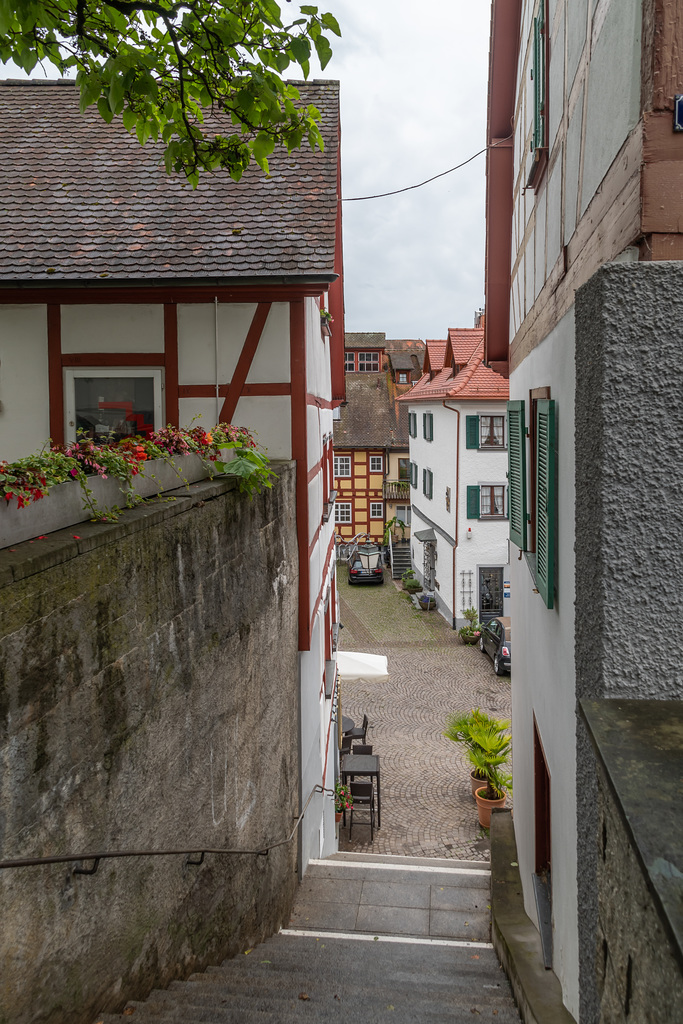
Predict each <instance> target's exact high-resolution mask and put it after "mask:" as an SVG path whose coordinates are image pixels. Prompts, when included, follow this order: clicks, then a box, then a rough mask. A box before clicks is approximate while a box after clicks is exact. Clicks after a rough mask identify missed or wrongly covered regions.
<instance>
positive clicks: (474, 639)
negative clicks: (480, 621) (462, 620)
mask: <svg viewBox="0 0 683 1024" xmlns="http://www.w3.org/2000/svg"><path fill="white" fill-rule="evenodd" d="M460 639H461V640H462V642H463V643H464V644H478V643H479V637H478V636H475V635H474V634H473V633H472V634H470V635H467V634H465V636H461V637H460Z"/></svg>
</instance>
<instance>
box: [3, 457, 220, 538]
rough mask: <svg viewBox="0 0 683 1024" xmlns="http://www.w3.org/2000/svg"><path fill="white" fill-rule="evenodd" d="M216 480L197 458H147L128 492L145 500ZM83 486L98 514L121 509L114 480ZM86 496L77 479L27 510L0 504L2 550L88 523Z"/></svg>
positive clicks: (91, 480)
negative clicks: (88, 492) (209, 478)
mask: <svg viewBox="0 0 683 1024" xmlns="http://www.w3.org/2000/svg"><path fill="white" fill-rule="evenodd" d="M231 452H232V449H230V448H225V449H222V451H221V454H222V457H223V459H224V460H225V461H228V460H229V459H230V458H232V455H231ZM212 470H213V471H212ZM215 475H216V471H215V469H214V468H213V464H212V463H211V462H210V461H208V460H207V459H204V458H202V457H201V456H200V455H194V454H193V455H175V456H173V458H172V459H150V460H148V461H147V462H145V463H144V464H143V465H141V467H140V472H139V473H138V474H137V475H136V476H134V477H133V480H132V489H133V492H134V493H135V494H139V495H140V497H142V498H149V497H152V496H153V495H155V494H161V493H163V492H164V491H174V490H177V489H178V488H179V487H185V486H186V485H187V484H191V483H196V482H197V481H198V480H205V479H206V478H207V477H210V476H215ZM87 486H88V487H89V488H90V490H91V491H92V496H93V498H94V500H95V503H96V506H97V508H98V509H100V510H101V511H105V510H106V509H108V508H112V507H113V506H114V505H118V506H120V507H121V508H125V505H126V490H125V489H124V488H122V487H121V485H120V482H119V481H118V480H117V479H115V478H112V477H108V478H107V479H106V480H103V479H102V477H99V476H91V477H88V480H87ZM84 497H85V495H84V494H83V489H82V487H81V486H80V484H79V483H78V481H77V480H73V481H67V482H66V483H63V484H58V485H57V486H56V487H53V488H52V490H51V491H50V493H49V494H48V495H47V496H46V497H44V498H41V499H40V500H39V501H34V502H31V504H30V505H27V506H26V507H25V508H18V507H17V503H16V501H14V500H12V501H5V502H3V503H2V504H1V505H0V548H6V547H9V546H10V545H14V544H20V543H21V542H22V541H25V540H32V539H33V538H34V537H38V536H40V535H42V534H46V533H53V532H54V531H55V530H64V529H66V528H67V527H68V526H75V525H76V524H77V523H85V522H87V521H88V520H90V519H92V512H91V510H90V509H89V508H86V507H85V505H84Z"/></svg>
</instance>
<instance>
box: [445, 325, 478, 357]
mask: <svg viewBox="0 0 683 1024" xmlns="http://www.w3.org/2000/svg"><path fill="white" fill-rule="evenodd" d="M483 337H484V330H483V328H482V327H449V328H448V341H449V343H450V348H451V352H452V353H453V360H454V362H455V363H456V364H457V365H458V366H464V365H465V363H467V362H468V361H469V360H470V358H471V357H472V356H473V355H474V353H475V352H476V350H477V347H478V345H479V344H480V342H481V340H482V338H483Z"/></svg>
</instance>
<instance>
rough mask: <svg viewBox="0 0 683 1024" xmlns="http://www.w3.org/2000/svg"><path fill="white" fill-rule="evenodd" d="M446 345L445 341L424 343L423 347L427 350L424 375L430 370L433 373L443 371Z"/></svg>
mask: <svg viewBox="0 0 683 1024" xmlns="http://www.w3.org/2000/svg"><path fill="white" fill-rule="evenodd" d="M447 344H448V343H447V342H445V341H427V342H425V346H426V348H427V351H426V354H425V361H424V371H425V373H427V372H429V371H430V370H431V371H432V372H433V373H438V372H439V370H442V369H443V360H444V356H445V355H446V345H447Z"/></svg>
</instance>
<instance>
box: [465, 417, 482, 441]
mask: <svg viewBox="0 0 683 1024" xmlns="http://www.w3.org/2000/svg"><path fill="white" fill-rule="evenodd" d="M465 444H466V447H467V448H478V447H479V417H478V416H466V417H465Z"/></svg>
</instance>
